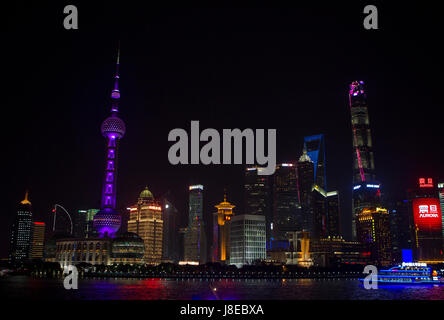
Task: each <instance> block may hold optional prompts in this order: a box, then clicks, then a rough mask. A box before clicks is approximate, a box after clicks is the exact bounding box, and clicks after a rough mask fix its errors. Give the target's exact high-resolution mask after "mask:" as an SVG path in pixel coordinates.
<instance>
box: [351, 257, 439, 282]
mask: <svg viewBox="0 0 444 320" xmlns="http://www.w3.org/2000/svg"><path fill="white" fill-rule="evenodd" d="M370 276H371V278H368V277H367V278H364V279H359V280H360V281H361V282H364V281H368V282H370V283H371V282H373V281H374V282H377V283H378V284H407V285H430V284H444V278H443V277H441V276H438V272H437V271H436V270H432V268H431V267H430V266H427V264H426V263H422V262H403V263H402V264H399V265H397V266H394V267H391V268H390V269H386V270H379V271H378V274H377V275H371V274H370Z"/></svg>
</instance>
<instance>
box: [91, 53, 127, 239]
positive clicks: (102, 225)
mask: <svg viewBox="0 0 444 320" xmlns="http://www.w3.org/2000/svg"><path fill="white" fill-rule="evenodd" d="M119 58H120V49H119V53H118V54H117V63H116V76H115V77H114V79H115V80H114V89H113V91H112V93H111V101H112V103H111V115H110V116H109V117H108V118H106V119H105V120H104V121H103V123H102V126H101V128H100V129H101V131H102V135H103V136H104V137H105V139H106V162H105V177H104V182H103V189H102V204H101V210H100V211H99V212H98V213H97V214H96V215H95V216H94V222H93V225H94V228H95V229H96V230H97V232H98V233H99V235H100V236H109V237H114V235H115V233H116V232H117V231H118V230H119V228H120V225H121V223H122V221H121V216H120V214H119V212H117V211H116V185H117V184H116V181H117V159H118V145H119V141H120V139H121V138H122V137H123V136H124V135H125V123H124V122H123V120H122V119H120V118H119V116H118V113H119V100H120V91H119Z"/></svg>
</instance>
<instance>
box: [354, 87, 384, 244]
mask: <svg viewBox="0 0 444 320" xmlns="http://www.w3.org/2000/svg"><path fill="white" fill-rule="evenodd" d="M348 96H349V104H350V113H351V125H352V138H353V195H352V238H353V239H356V236H357V232H356V219H357V215H358V214H359V213H360V212H361V211H362V210H363V209H364V208H367V207H374V206H379V205H380V191H379V187H380V185H379V183H378V182H377V181H376V176H375V161H374V157H373V144H372V138H371V132H370V121H369V116H368V109H367V94H366V91H365V88H364V82H363V81H353V82H352V83H351V84H350V90H349V95H348ZM369 186H370V187H369Z"/></svg>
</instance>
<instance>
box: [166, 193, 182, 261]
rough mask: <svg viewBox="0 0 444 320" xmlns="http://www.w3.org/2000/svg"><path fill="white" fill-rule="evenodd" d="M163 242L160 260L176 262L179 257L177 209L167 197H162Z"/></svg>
mask: <svg viewBox="0 0 444 320" xmlns="http://www.w3.org/2000/svg"><path fill="white" fill-rule="evenodd" d="M162 208H163V242H162V261H165V262H166V261H169V262H178V261H179V260H180V257H179V238H178V235H179V211H178V210H177V208H176V207H175V206H174V204H173V203H172V202H171V201H170V200H169V199H168V198H167V197H164V198H163V199H162Z"/></svg>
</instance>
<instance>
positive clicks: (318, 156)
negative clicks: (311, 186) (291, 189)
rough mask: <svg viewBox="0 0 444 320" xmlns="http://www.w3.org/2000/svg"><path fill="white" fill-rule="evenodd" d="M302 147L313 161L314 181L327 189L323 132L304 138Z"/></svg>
mask: <svg viewBox="0 0 444 320" xmlns="http://www.w3.org/2000/svg"><path fill="white" fill-rule="evenodd" d="M304 149H305V150H306V151H307V155H308V157H309V158H310V159H311V161H313V169H314V170H313V171H314V172H313V174H314V183H315V184H316V185H318V186H319V187H321V188H322V189H324V190H327V176H326V170H325V138H324V135H323V134H317V135H313V136H309V137H305V138H304Z"/></svg>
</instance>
